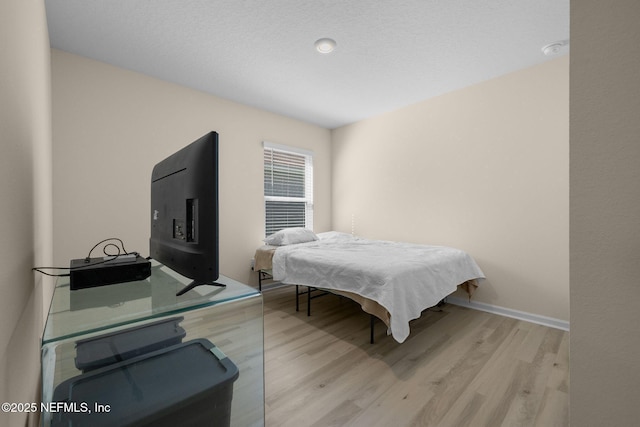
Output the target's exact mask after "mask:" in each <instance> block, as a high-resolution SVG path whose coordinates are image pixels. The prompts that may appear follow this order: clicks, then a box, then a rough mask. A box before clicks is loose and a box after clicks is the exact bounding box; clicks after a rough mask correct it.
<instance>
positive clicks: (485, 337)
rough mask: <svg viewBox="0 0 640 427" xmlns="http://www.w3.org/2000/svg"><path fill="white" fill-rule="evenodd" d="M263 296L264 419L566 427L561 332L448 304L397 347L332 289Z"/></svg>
mask: <svg viewBox="0 0 640 427" xmlns="http://www.w3.org/2000/svg"><path fill="white" fill-rule="evenodd" d="M312 308H313V310H312V314H311V317H307V315H306V301H305V302H304V303H301V308H300V312H296V311H295V288H294V287H292V286H287V287H281V288H275V289H270V290H266V291H265V292H264V329H265V338H264V343H265V412H266V420H265V423H266V426H267V427H276V426H295V427H301V426H312V427H324V426H367V427H369V426H384V427H388V426H393V427H403V426H443V427H449V426H451V427H461V426H474V427H478V426H479V427H483V426H491V427H493V426H517V427H522V426H540V427H553V426H567V425H569V351H568V346H569V334H568V332H564V331H561V330H557V329H552V328H547V327H544V326H539V325H535V324H532V323H527V322H522V321H519V320H515V319H511V318H507V317H501V316H497V315H493V314H489V313H485V312H481V311H476V310H471V309H468V308H464V307H459V306H455V305H451V304H447V305H445V306H444V307H443V308H442V309H434V310H427V311H425V312H424V313H423V314H422V317H421V318H420V319H416V320H414V321H412V322H411V335H410V336H409V338H408V339H407V340H406V341H405V342H404V343H402V344H399V343H397V342H396V341H395V340H394V339H393V338H392V337H391V336H387V335H386V328H385V327H384V325H383V324H382V322H380V321H377V322H376V343H375V344H370V343H369V316H368V315H367V314H365V313H363V312H362V310H361V309H360V307H359V306H358V305H357V304H355V303H353V302H352V301H350V300H348V299H345V298H340V297H337V296H334V295H328V296H326V297H322V298H318V299H315V300H313V303H312Z"/></svg>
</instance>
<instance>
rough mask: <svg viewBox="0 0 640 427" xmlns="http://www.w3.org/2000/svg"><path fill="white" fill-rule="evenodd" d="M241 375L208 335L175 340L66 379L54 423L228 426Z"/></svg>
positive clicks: (57, 399) (57, 397)
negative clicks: (62, 407)
mask: <svg viewBox="0 0 640 427" xmlns="http://www.w3.org/2000/svg"><path fill="white" fill-rule="evenodd" d="M238 375H239V372H238V368H237V367H236V366H235V364H234V363H233V362H232V361H231V360H229V358H228V357H226V356H225V355H224V353H222V352H221V351H220V350H219V349H218V348H217V347H216V346H215V345H214V344H212V343H211V342H210V341H208V340H206V339H197V340H192V341H188V342H185V343H181V344H177V345H173V346H170V347H166V348H163V349H161V350H157V351H154V352H151V353H147V354H144V355H141V356H137V357H133V358H131V359H128V360H125V361H123V362H119V363H115V364H111V365H108V366H105V367H103V368H99V369H95V370H92V371H90V372H88V373H84V374H82V375H79V376H77V377H74V378H70V379H68V380H66V381H64V382H62V383H61V384H60V385H58V387H56V389H55V390H54V393H53V399H52V401H53V402H66V403H68V404H69V405H68V408H66V409H65V410H64V411H61V412H58V413H55V414H53V416H52V420H51V425H52V426H56V427H57V426H73V427H81V426H91V427H95V426H121V427H124V426H172V427H173V426H228V425H229V421H230V414H231V401H232V398H233V382H234V381H235V380H236V379H237V378H238Z"/></svg>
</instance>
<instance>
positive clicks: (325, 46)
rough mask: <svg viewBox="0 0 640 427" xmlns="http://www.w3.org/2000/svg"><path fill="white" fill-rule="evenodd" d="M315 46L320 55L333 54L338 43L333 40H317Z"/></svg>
mask: <svg viewBox="0 0 640 427" xmlns="http://www.w3.org/2000/svg"><path fill="white" fill-rule="evenodd" d="M314 45H315V47H316V50H317V51H318V52H320V53H331V52H333V50H334V49H335V48H336V41H335V40H333V39H328V38H323V39H319V40H316V42H315V43H314Z"/></svg>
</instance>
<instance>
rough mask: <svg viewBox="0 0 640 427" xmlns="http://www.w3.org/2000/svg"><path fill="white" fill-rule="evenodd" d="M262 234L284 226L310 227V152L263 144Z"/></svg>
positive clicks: (311, 163) (311, 167) (311, 203)
mask: <svg viewBox="0 0 640 427" xmlns="http://www.w3.org/2000/svg"><path fill="white" fill-rule="evenodd" d="M264 205H265V213H266V221H265V235H266V236H270V235H271V234H273V233H275V232H276V231H279V230H282V229H283V228H287V227H306V228H308V229H310V230H312V229H313V153H312V152H310V151H306V150H302V149H299V148H293V147H287V146H283V145H276V144H271V143H269V142H265V143H264Z"/></svg>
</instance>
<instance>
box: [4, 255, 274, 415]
mask: <svg viewBox="0 0 640 427" xmlns="http://www.w3.org/2000/svg"><path fill="white" fill-rule="evenodd" d="M151 266H152V269H151V276H150V277H148V278H147V279H146V280H142V281H135V282H125V283H118V284H114V285H109V286H98V287H93V288H86V289H79V290H71V289H70V284H69V277H60V278H58V280H57V282H56V287H55V291H54V294H53V298H52V301H51V306H50V309H49V314H48V317H47V323H46V327H45V329H44V333H43V336H42V351H41V358H42V361H41V363H42V366H41V369H42V372H41V374H42V377H41V378H42V380H41V386H42V396H41V401H42V402H43V403H44V404H45V405H48V404H51V403H52V402H53V406H55V403H56V402H61V401H63V400H64V399H62V398H61V397H59V396H61V395H60V394H56V389H58V393H62V391H63V390H64V391H65V393H64V396H65V399H68V400H64V403H65V405H67V406H65V408H62V409H61V407H60V406H57V408H58V410H57V411H42V413H41V414H40V424H38V426H39V427H40V426H42V427H45V426H47V427H50V426H54V425H65V426H66V425H71V424H73V425H76V424H78V425H92V426H98V425H102V426H106V425H108V426H112V425H121V424H122V420H132V421H131V423H130V424H131V425H133V424H136V421H133V420H134V419H138V420H139V421H137V424H136V425H144V424H146V425H150V424H153V425H154V426H157V427H161V426H167V425H168V426H175V425H181V424H184V425H187V424H188V425H210V424H214V425H219V426H222V425H228V426H229V427H244V426H264V334H263V306H262V295H261V294H260V293H259V292H258V290H257V289H255V288H253V287H249V286H246V285H244V284H242V283H240V282H238V281H235V280H233V279H231V278H228V277H226V276H224V275H222V274H221V275H220V276H219V277H218V278H217V279H216V280H215V281H216V282H217V283H218V284H225V285H226V287H221V288H217V287H216V288H209V290H207V292H201V291H200V289H197V290H196V291H195V292H188V293H186V294H184V295H182V296H180V297H177V296H176V293H177V292H179V291H180V290H182V289H183V288H184V287H185V286H187V285H189V284H190V282H191V281H192V280H193V279H191V278H186V277H184V276H182V275H180V274H178V273H176V272H174V271H173V270H171V269H170V268H168V267H164V266H162V265H159V263H158V262H157V261H155V260H151ZM199 282H200V283H204V282H210V281H209V280H200V281H199ZM203 290H204V289H203ZM201 294H204V295H201ZM200 340H207V341H208V342H210V343H212V344H213V345H214V346H215V347H211V348H207V347H206V346H203V345H201V344H197V345H196V344H195V343H196V342H200ZM92 342H93V343H94V344H96V346H97V345H98V344H99V348H100V352H98V353H99V354H98V355H99V356H100V357H96V358H90V359H86V358H85V359H83V357H82V356H83V354H85V353H84V350H81V351H80V350H79V349H81V348H82V346H83V345H84V346H85V349H89V348H94V347H93V346H91V343H92ZM83 343H84V344H83ZM112 344H113V345H112ZM87 345H90V347H86V346H87ZM214 349H215V351H212V350H214ZM79 352H80V356H81V357H80V358H79V357H78V354H79ZM168 355H169V356H170V358H171V360H168V359H166V358H165V357H166V356H168ZM194 355H196V356H195V359H194V358H193V357H192V356H194ZM225 355H226V357H227V358H228V360H229V361H231V362H233V363H234V364H235V365H236V367H237V368H238V371H239V372H240V375H239V377H238V378H237V379H236V380H235V381H233V387H232V389H233V393H232V394H229V395H228V396H227V393H229V392H230V390H231V387H229V386H223V387H219V386H218V385H215V384H226V385H230V384H231V383H230V382H220V380H221V379H224V378H226V376H225V375H226V374H224V375H223V374H222V373H221V372H219V373H218V374H215V372H216V370H215V369H214V370H213V371H211V372H209V371H207V372H206V373H207V375H205V376H203V377H202V378H198V380H197V381H193V379H192V378H191V379H189V380H187V379H186V377H182V376H181V375H182V374H183V373H185V370H188V371H190V372H194V371H195V372H196V375H197V374H198V369H199V367H204V366H208V365H199V363H200V362H199V360H200V356H202V358H205V359H207V360H209V361H213V362H215V364H216V366H217V365H218V363H220V367H222V366H226V365H225V364H226V362H225V361H224V360H225V357H224V356H225ZM103 356H104V357H103ZM176 359H179V360H180V361H181V362H182V363H180V362H177V361H176ZM196 359H197V360H196ZM216 359H217V360H216ZM83 361H85V362H86V361H89V362H91V363H90V365H87V364H83V363H82V362H83ZM96 361H99V362H100V364H94V363H93V362H96ZM204 363H207V362H204ZM87 366H89V369H91V370H87V372H84V371H83V370H84V369H85V368H87ZM93 368H95V369H93ZM115 370H117V376H118V378H120V379H119V380H118V386H116V387H106V386H105V387H102V385H101V384H102V378H106V375H107V372H109V375H111V374H113V373H115ZM166 371H172V372H166ZM200 372H204V370H202V371H200ZM143 373H149V375H150V378H151V380H150V381H147V380H146V379H145V380H144V381H143V380H141V377H140V376H139V375H143ZM102 375H105V377H103V376H102ZM129 375H130V376H129ZM144 375H145V378H149V377H147V376H146V374H144ZM98 377H99V378H100V380H99V381H97V382H96V381H95V380H92V379H96V378H98ZM74 378H76V380H75V381H76V382H74V383H73V384H75V385H76V386H74V387H71V388H70V387H67V385H62V384H71V380H73V379H74ZM158 378H160V379H162V378H164V380H162V382H165V380H167V378H170V379H171V382H172V384H171V385H170V387H167V386H166V382H165V383H164V384H159V383H157V382H156V380H157V379H158ZM196 383H197V384H199V385H196ZM203 383H206V384H204V385H203ZM156 384H158V385H156ZM214 386H215V388H212V387H214ZM205 389H206V390H213V393H214V394H215V395H213V396H212V395H211V394H210V393H209V394H207V395H206V398H205V397H203V396H204V395H201V394H195V393H196V391H197V393H200V391H199V390H205ZM83 390H84V391H87V390H89V391H95V394H92V395H91V397H87V395H86V394H84V393H83ZM194 390H195V391H194ZM223 390H224V391H223ZM140 392H142V393H140ZM78 393H82V394H78ZM194 396H199V397H194ZM140 397H141V398H140ZM200 397H202V398H203V399H205V400H207V399H209V400H207V401H208V402H212V401H213V402H214V403H215V405H205V404H203V405H205V406H206V407H203V406H201V405H200V404H201V403H202V400H201V399H200ZM139 398H140V399H139ZM159 399H163V401H162V402H160V401H159ZM82 402H85V404H86V405H88V408H89V409H90V410H91V413H88V412H87V413H83V412H81V411H80V409H81V405H82ZM228 404H230V407H225V405H228ZM38 405H39V404H38ZM106 405H110V410H109V409H107V410H105V407H106ZM193 405H196V406H197V408H195V407H194V406H193ZM47 407H49V406H47ZM99 407H100V408H102V409H96V408H99ZM38 408H40V406H38ZM74 408H76V409H78V411H73V409H74ZM54 409H55V408H54ZM64 409H66V410H64ZM229 409H230V417H229V423H228V424H224V423H223V421H222V419H223V415H226V412H227V411H228V410H229ZM98 412H100V413H98ZM150 412H153V413H154V415H152V417H153V418H148V417H147V415H145V414H149V413H150ZM145 417H146V418H145ZM143 418H144V420H143ZM0 419H2V417H0ZM79 419H82V420H81V421H78V422H77V423H76V421H75V420H79ZM69 420H74V421H73V423H71V422H70V421H69ZM145 420H146V421H145ZM85 421H86V422H85ZM0 425H3V423H2V421H0Z"/></svg>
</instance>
